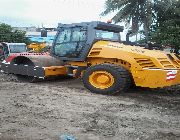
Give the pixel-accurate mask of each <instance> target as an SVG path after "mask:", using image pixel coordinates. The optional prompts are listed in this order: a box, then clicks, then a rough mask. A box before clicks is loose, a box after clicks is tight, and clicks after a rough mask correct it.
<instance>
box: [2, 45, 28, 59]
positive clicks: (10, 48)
mask: <svg viewBox="0 0 180 140" xmlns="http://www.w3.org/2000/svg"><path fill="white" fill-rule="evenodd" d="M23 52H27V46H26V44H25V43H6V42H2V43H0V61H3V60H4V59H6V58H7V57H8V56H9V55H11V54H17V53H23Z"/></svg>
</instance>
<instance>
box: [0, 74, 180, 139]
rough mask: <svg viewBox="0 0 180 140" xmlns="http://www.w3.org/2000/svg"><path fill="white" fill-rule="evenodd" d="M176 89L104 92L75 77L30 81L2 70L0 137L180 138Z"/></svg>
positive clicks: (179, 105) (0, 79)
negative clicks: (7, 76) (14, 78)
mask: <svg viewBox="0 0 180 140" xmlns="http://www.w3.org/2000/svg"><path fill="white" fill-rule="evenodd" d="M177 90H178V89H177ZM173 92H174V91H172V92H170V93H168V92H166V90H149V89H143V88H136V89H131V90H130V91H128V92H127V93H122V94H120V95H119V96H105V95H98V94H93V93H91V92H89V91H88V90H86V89H85V88H84V87H83V85H82V83H81V81H80V80H77V79H62V80H56V81H43V82H39V83H30V84H29V83H18V82H15V81H14V82H13V81H8V80H6V79H5V80H4V75H2V74H0V140H60V137H61V136H62V135H73V136H74V137H75V138H76V140H179V139H180V93H178V92H179V91H176V92H177V93H173ZM69 140H70V139H69Z"/></svg>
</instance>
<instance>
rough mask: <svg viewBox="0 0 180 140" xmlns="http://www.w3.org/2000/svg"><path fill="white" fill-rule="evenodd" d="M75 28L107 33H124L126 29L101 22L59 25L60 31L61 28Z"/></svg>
mask: <svg viewBox="0 0 180 140" xmlns="http://www.w3.org/2000/svg"><path fill="white" fill-rule="evenodd" d="M73 27H91V28H94V29H97V30H105V31H112V32H123V30H124V27H123V26H119V25H115V24H111V23H105V22H101V21H91V22H81V23H72V24H61V23H59V24H58V29H60V28H73Z"/></svg>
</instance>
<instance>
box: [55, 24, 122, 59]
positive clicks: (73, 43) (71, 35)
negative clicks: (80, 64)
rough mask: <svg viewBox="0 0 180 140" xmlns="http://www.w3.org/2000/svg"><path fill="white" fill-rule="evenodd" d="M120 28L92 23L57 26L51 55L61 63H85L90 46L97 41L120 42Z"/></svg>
mask: <svg viewBox="0 0 180 140" xmlns="http://www.w3.org/2000/svg"><path fill="white" fill-rule="evenodd" d="M122 31H123V27H122V26H118V25H113V24H109V23H104V22H99V21H93V22H82V23H74V24H59V26H58V31H57V34H56V37H55V40H54V42H53V46H52V49H51V50H52V55H53V56H55V57H59V58H60V59H61V60H63V61H67V60H73V61H85V59H86V56H87V55H88V53H89V51H90V49H91V47H92V45H93V44H94V43H95V42H97V41H99V40H106V41H115V42H120V33H119V32H122Z"/></svg>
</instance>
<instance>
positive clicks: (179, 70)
mask: <svg viewBox="0 0 180 140" xmlns="http://www.w3.org/2000/svg"><path fill="white" fill-rule="evenodd" d="M168 55H170V57H168ZM172 59H173V60H172ZM103 63H110V64H115V65H119V66H123V67H124V68H126V69H127V70H128V71H129V72H130V73H131V75H132V77H133V80H134V82H135V84H136V86H141V87H149V88H158V87H166V86H171V85H176V84H180V60H179V59H178V58H177V57H176V56H175V55H174V54H167V53H165V52H162V51H159V50H148V49H144V48H142V47H137V46H130V45H124V44H122V43H118V42H109V41H98V42H96V43H95V44H94V45H93V46H92V48H91V50H90V52H89V54H88V56H87V60H86V61H85V62H76V61H71V62H68V63H67V65H71V66H86V67H88V66H93V65H97V64H103ZM74 72H76V70H74ZM168 72H176V74H175V76H174V77H173V78H172V79H170V80H169V79H167V77H168ZM45 73H46V76H52V75H66V74H67V71H66V66H60V67H46V68H45ZM103 77H104V78H103ZM90 83H91V84H92V85H93V86H94V87H98V88H101V89H104V88H107V87H109V86H111V85H112V84H113V77H111V76H110V75H108V74H107V73H105V72H104V73H102V72H101V73H100V74H99V72H97V73H94V74H92V75H91V76H90Z"/></svg>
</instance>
